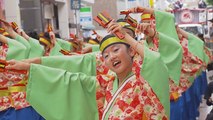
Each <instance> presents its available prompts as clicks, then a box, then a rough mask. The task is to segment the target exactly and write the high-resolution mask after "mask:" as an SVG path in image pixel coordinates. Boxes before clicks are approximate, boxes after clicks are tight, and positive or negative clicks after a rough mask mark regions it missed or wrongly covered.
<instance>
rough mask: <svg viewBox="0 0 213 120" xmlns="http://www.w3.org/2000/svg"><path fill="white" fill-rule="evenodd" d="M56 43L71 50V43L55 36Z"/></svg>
mask: <svg viewBox="0 0 213 120" xmlns="http://www.w3.org/2000/svg"><path fill="white" fill-rule="evenodd" d="M56 40H57V42H58V44H59V45H60V46H61V47H62V48H63V49H65V50H68V51H71V50H72V45H71V44H70V43H69V42H68V41H65V40H63V39H60V38H56Z"/></svg>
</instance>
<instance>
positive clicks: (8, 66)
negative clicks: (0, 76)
mask: <svg viewBox="0 0 213 120" xmlns="http://www.w3.org/2000/svg"><path fill="white" fill-rule="evenodd" d="M5 68H6V69H8V70H11V69H16V68H17V67H16V64H9V65H7V66H6V67H5Z"/></svg>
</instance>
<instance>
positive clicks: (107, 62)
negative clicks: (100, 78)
mask: <svg viewBox="0 0 213 120" xmlns="http://www.w3.org/2000/svg"><path fill="white" fill-rule="evenodd" d="M104 65H105V66H107V67H109V66H110V61H109V60H108V59H105V60H104Z"/></svg>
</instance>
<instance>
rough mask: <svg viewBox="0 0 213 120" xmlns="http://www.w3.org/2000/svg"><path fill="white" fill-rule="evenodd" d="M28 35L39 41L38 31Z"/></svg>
mask: <svg viewBox="0 0 213 120" xmlns="http://www.w3.org/2000/svg"><path fill="white" fill-rule="evenodd" d="M28 35H29V36H30V37H32V38H34V39H36V40H38V39H39V36H38V34H37V32H36V31H32V32H29V33H28Z"/></svg>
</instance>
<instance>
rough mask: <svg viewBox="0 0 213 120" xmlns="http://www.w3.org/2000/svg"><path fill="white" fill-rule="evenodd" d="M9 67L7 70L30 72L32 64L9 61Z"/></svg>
mask: <svg viewBox="0 0 213 120" xmlns="http://www.w3.org/2000/svg"><path fill="white" fill-rule="evenodd" d="M7 63H8V65H7V66H6V69H8V70H29V69H30V64H29V63H26V62H21V61H17V60H9V61H7Z"/></svg>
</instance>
